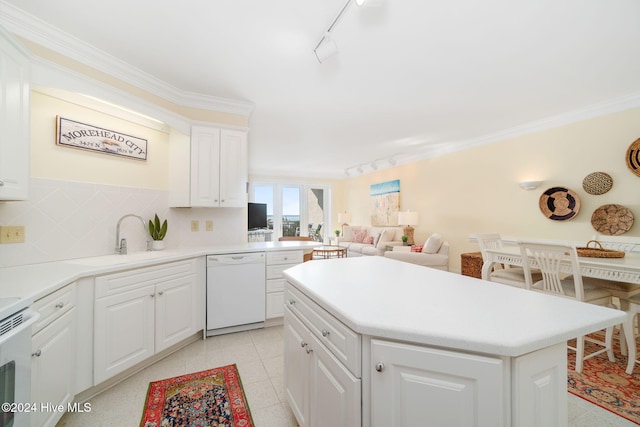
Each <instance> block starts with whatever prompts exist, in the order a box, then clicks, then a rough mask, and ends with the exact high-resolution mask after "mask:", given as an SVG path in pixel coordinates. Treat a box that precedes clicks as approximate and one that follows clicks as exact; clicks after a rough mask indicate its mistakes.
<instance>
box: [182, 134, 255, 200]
mask: <svg viewBox="0 0 640 427" xmlns="http://www.w3.org/2000/svg"><path fill="white" fill-rule="evenodd" d="M186 145H188V147H186ZM187 148H189V150H190V155H188V156H186V155H185V151H186V149H187ZM170 151H171V158H172V160H171V161H172V163H171V171H170V175H171V181H172V190H171V196H170V204H171V206H173V207H187V206H193V207H223V208H224V207H228V208H239V207H245V206H246V205H247V183H248V160H247V133H246V132H245V131H242V130H234V129H220V128H216V127H209V126H193V127H192V128H191V140H190V143H189V144H184V143H180V142H176V143H175V144H174V143H173V142H172V147H171V149H170ZM187 159H188V160H187ZM187 176H188V177H189V181H188V184H186V179H185V178H186V177H187Z"/></svg>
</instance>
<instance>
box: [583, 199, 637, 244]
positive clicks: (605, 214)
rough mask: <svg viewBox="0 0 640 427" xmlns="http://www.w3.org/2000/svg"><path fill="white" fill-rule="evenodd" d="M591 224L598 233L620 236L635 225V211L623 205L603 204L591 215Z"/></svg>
mask: <svg viewBox="0 0 640 427" xmlns="http://www.w3.org/2000/svg"><path fill="white" fill-rule="evenodd" d="M591 225H593V228H595V230H596V231H597V232H598V233H602V234H606V235H607V236H619V235H620V234H624V233H626V232H627V231H629V229H630V228H631V226H632V225H633V213H632V212H631V211H630V210H629V209H628V208H625V207H624V206H622V205H615V204H611V205H603V206H600V207H599V208H598V209H596V210H595V211H594V212H593V214H592V215H591Z"/></svg>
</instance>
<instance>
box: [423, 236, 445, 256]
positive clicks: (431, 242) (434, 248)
mask: <svg viewBox="0 0 640 427" xmlns="http://www.w3.org/2000/svg"><path fill="white" fill-rule="evenodd" d="M440 246H442V237H441V236H440V235H439V234H438V233H434V234H432V235H431V236H430V237H429V238H428V239H427V241H426V242H425V243H424V247H423V248H422V252H424V253H427V254H435V253H437V252H438V249H440Z"/></svg>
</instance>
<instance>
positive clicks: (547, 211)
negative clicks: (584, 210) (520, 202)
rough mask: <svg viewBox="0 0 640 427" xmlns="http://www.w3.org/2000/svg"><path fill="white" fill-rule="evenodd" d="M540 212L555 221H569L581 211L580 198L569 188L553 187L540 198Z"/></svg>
mask: <svg viewBox="0 0 640 427" xmlns="http://www.w3.org/2000/svg"><path fill="white" fill-rule="evenodd" d="M539 206H540V211H541V212H542V214H543V215H544V216H546V217H547V218H549V219H553V220H555V221H567V220H569V219H571V218H573V217H574V216H576V215H577V214H578V211H580V197H578V195H577V194H576V193H575V192H574V191H572V190H569V189H568V188H564V187H551V188H549V189H548V190H547V191H545V192H544V193H542V196H540V201H539Z"/></svg>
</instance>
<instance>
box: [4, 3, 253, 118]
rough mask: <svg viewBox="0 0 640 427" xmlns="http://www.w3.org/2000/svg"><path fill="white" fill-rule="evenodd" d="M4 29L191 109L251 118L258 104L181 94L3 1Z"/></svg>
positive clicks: (177, 90) (180, 91)
mask: <svg viewBox="0 0 640 427" xmlns="http://www.w3.org/2000/svg"><path fill="white" fill-rule="evenodd" d="M0 25H2V26H4V27H5V28H6V29H7V30H8V31H10V32H11V33H13V34H15V35H18V36H20V37H23V38H25V39H27V40H30V41H32V42H34V43H36V44H39V45H40V46H43V47H45V48H47V49H50V50H52V51H54V52H57V53H59V54H61V55H64V56H66V57H68V58H71V59H73V60H76V61H78V62H80V63H83V64H91V67H92V68H94V69H96V70H100V71H101V72H104V73H106V74H109V75H110V76H112V77H115V78H117V79H119V80H122V81H124V82H126V83H128V84H131V85H133V86H135V87H138V88H140V89H142V90H145V91H147V92H149V93H151V94H153V95H155V96H158V97H160V98H162V99H165V100H167V101H169V102H172V103H174V104H176V105H179V106H182V107H188V108H197V109H204V110H212V111H219V112H224V113H230V114H239V115H243V116H246V117H249V116H250V115H251V113H252V111H253V109H254V104H253V103H251V102H248V101H240V100H234V99H227V98H220V97H215V96H209V95H202V94H197V93H193V92H187V91H183V90H180V89H178V88H176V87H174V86H172V85H170V84H168V83H166V82H164V81H162V80H160V79H158V78H156V77H154V76H152V75H150V74H147V73H145V72H144V71H142V70H140V69H138V68H135V67H133V66H131V65H130V64H127V63H126V62H124V61H122V60H120V59H118V58H116V57H114V56H112V55H110V54H108V53H106V52H103V51H101V50H98V49H97V48H95V47H94V46H91V45H90V44H88V43H86V42H84V41H82V40H80V39H78V38H76V37H74V36H72V35H70V34H68V33H65V32H64V31H62V30H60V29H58V28H56V27H53V26H52V25H50V24H48V23H47V22H45V21H43V20H41V19H39V18H36V17H35V16H33V15H30V14H28V13H26V12H24V11H23V10H21V9H18V8H16V7H15V6H13V5H12V4H10V3H7V2H6V1H4V0H0Z"/></svg>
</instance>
